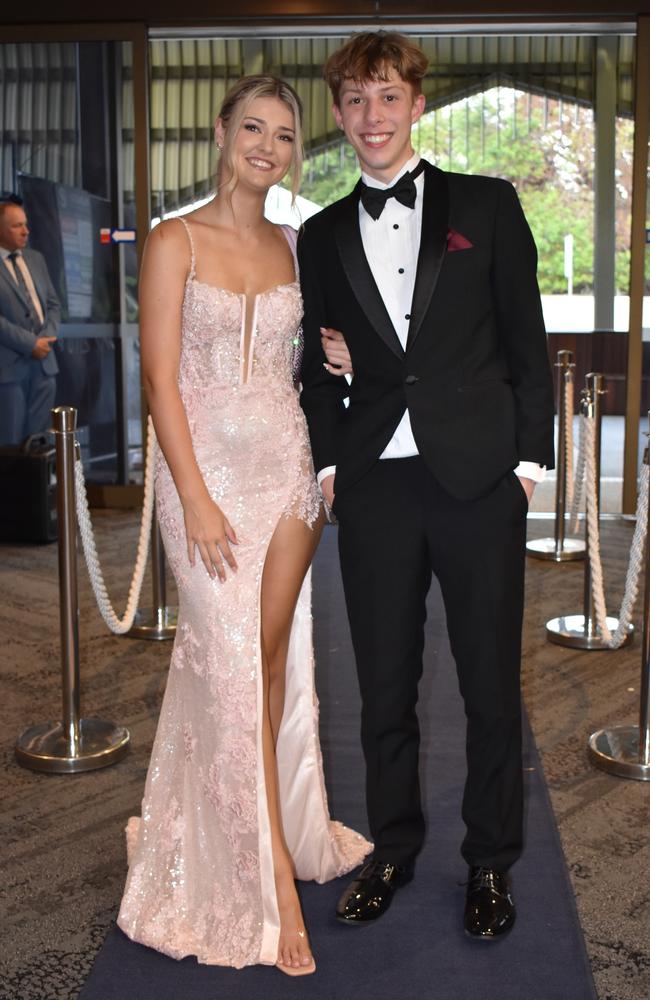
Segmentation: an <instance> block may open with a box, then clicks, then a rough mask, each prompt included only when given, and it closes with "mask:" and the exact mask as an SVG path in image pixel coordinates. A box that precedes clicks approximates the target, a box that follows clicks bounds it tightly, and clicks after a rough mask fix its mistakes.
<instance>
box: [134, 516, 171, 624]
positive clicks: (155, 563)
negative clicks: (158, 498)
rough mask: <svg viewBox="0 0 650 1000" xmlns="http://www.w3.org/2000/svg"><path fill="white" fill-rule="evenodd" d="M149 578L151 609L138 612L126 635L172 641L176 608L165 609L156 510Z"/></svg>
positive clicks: (162, 559)
mask: <svg viewBox="0 0 650 1000" xmlns="http://www.w3.org/2000/svg"><path fill="white" fill-rule="evenodd" d="M151 576H152V582H153V607H151V608H145V609H144V611H141V612H140V611H139V612H138V613H137V614H136V616H135V622H134V625H133V627H132V628H131V629H129V631H128V632H127V633H126V634H127V635H129V636H132V637H133V638H134V639H173V638H174V636H175V635H176V618H177V612H176V608H168V607H167V580H166V576H165V550H164V548H163V544H162V538H161V537H160V528H159V527H158V521H157V519H156V510H155V506H154V514H153V519H152V523H151Z"/></svg>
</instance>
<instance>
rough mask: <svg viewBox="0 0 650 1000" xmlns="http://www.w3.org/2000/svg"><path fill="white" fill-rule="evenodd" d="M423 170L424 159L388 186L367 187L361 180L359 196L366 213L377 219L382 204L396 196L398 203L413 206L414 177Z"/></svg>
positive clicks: (382, 209) (414, 192)
mask: <svg viewBox="0 0 650 1000" xmlns="http://www.w3.org/2000/svg"><path fill="white" fill-rule="evenodd" d="M423 170H424V161H423V160H420V162H419V163H418V165H417V167H416V168H415V170H413V171H412V172H409V171H408V170H407V171H406V173H405V174H402V176H401V177H400V179H399V180H398V181H397V183H396V184H393V186H392V187H389V188H375V187H368V185H367V184H365V183H364V182H363V181H361V188H360V191H359V197H360V198H361V204H362V205H363V207H364V208H365V210H366V212H367V213H368V215H370V216H372V218H373V219H378V218H379V216H380V215H381V213H382V212H383V211H384V205H385V204H386V202H387V201H388V199H389V198H396V199H397V201H399V202H400V204H402V205H406V207H407V208H413V207H414V206H415V197H416V194H417V191H416V189H415V178H416V177H417V176H418V175H419V174H421V173H422V171H423Z"/></svg>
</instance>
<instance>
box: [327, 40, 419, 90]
mask: <svg viewBox="0 0 650 1000" xmlns="http://www.w3.org/2000/svg"><path fill="white" fill-rule="evenodd" d="M428 65H429V60H428V59H427V57H426V56H425V54H424V52H423V51H422V49H421V48H419V47H418V46H417V45H415V43H414V42H411V41H410V40H409V39H408V38H407V37H406V36H405V35H400V34H399V33H398V32H397V31H362V32H360V33H358V34H355V35H352V36H351V37H350V38H349V39H348V40H347V42H346V43H345V45H343V46H342V48H340V49H338V50H337V51H336V52H334V53H332V55H331V56H330V57H329V59H328V60H327V62H326V63H325V68H324V71H323V75H324V77H325V80H326V82H327V85H328V87H329V88H330V90H331V91H332V97H333V99H334V104H336V105H337V107H338V105H339V101H340V97H341V87H342V86H343V84H344V83H345V81H346V80H354V81H355V82H356V83H364V82H365V81H367V80H387V79H388V75H389V73H390V71H391V70H392V69H394V70H395V72H396V73H397V75H398V76H400V77H401V78H402V80H404V82H405V83H410V85H411V87H412V88H413V96H414V97H417V96H418V94H420V93H422V79H423V77H424V75H425V73H426V71H427V66H428Z"/></svg>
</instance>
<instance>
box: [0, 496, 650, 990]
mask: <svg viewBox="0 0 650 1000" xmlns="http://www.w3.org/2000/svg"><path fill="white" fill-rule="evenodd" d="M93 518H94V522H95V525H96V533H97V540H98V547H99V551H100V556H101V559H102V564H103V565H104V567H105V571H106V578H107V583H108V586H109V591H110V593H111V594H112V596H113V599H114V601H115V603H116V604H117V605H118V608H121V607H122V606H123V603H124V601H125V598H126V590H127V586H128V579H129V575H130V571H131V568H132V566H133V562H134V559H135V546H136V536H137V527H138V524H137V516H136V515H135V514H133V513H131V512H124V511H98V512H95V513H94V514H93ZM328 530H331V529H328ZM632 530H633V525H632V524H631V523H630V522H629V521H607V522H605V523H604V524H603V556H604V564H605V571H606V583H607V594H608V601H609V604H610V605H611V607H612V608H614V607H615V606H617V604H618V602H620V598H621V594H622V589H623V582H624V575H625V571H626V568H627V561H628V554H629V546H630V542H631V537H632ZM548 531H549V522H544V521H531V522H530V527H529V535H530V537H539V536H541V535H545V534H547V533H548ZM582 572H583V570H582V566H581V564H567V565H563V566H555V565H553V564H550V563H544V562H537V561H534V560H529V563H528V574H527V610H526V626H525V638H524V653H525V655H524V664H525V666H524V697H525V701H526V707H527V710H528V714H529V718H530V721H531V725H532V728H533V733H534V736H535V740H536V743H537V746H538V748H539V751H540V754H541V757H542V762H543V766H544V771H545V774H546V778H547V782H548V786H549V791H550V794H551V799H552V803H553V807H554V810H555V815H556V819H557V823H558V827H559V831H560V836H561V839H562V844H563V847H564V851H565V855H566V858H567V862H568V865H569V868H570V872H571V877H572V882H573V886H574V890H575V894H576V899H577V905H578V910H579V914H580V919H581V922H582V927H583V930H584V934H585V939H586V944H587V950H588V953H589V956H590V961H591V964H592V968H593V971H594V976H595V980H596V985H597V989H598V996H599V1000H645V998H647V997H648V995H650V822H649V820H650V785H648V784H643V783H640V782H633V781H626V780H623V779H618V778H614V777H611V776H609V775H607V774H604V773H602V772H599V771H596V770H594V769H593V768H592V766H591V765H590V764H589V761H588V759H587V755H586V749H585V748H586V743H587V739H588V736H589V734H590V733H591V732H592V731H594V730H596V729H599V728H601V727H603V726H605V725H611V724H619V723H631V722H635V721H636V716H637V712H638V700H639V679H640V672H641V664H640V655H641V654H640V638H639V637H637V639H636V641H635V643H634V644H633V645H632V646H631V647H630V648H628V649H625V650H621V651H617V652H590V653H585V652H579V651H575V650H570V649H564V648H561V647H559V646H554V645H551V644H549V643H548V642H547V641H546V639H545V635H544V623H545V622H546V620H547V619H549V618H551V617H553V616H555V615H558V614H566V613H571V612H579V611H580V603H581V593H582ZM57 593H58V580H57V553H56V547H54V546H48V547H35V546H4V547H3V548H2V558H1V566H0V641H1V642H2V662H1V666H0V682H1V686H2V697H1V702H0V721H1V725H2V729H1V731H2V734H3V736H2V744H1V748H0V749H1V752H2V757H3V764H4V767H3V778H4V780H3V788H2V817H1V820H0V844H1V845H2V846H1V848H0V850H1V852H2V861H3V865H2V867H3V872H4V877H3V879H2V882H1V883H0V906H1V912H0V921H1V926H2V929H3V930H2V936H3V949H2V956H1V961H2V970H1V971H2V977H1V979H0V998H3V1000H59V998H60V1000H72V998H75V997H76V996H77V994H78V992H79V989H80V988H81V986H82V984H83V982H84V981H85V979H86V977H87V975H88V971H89V969H90V966H91V964H92V961H93V958H94V956H95V954H96V952H97V951H98V949H99V948H100V946H101V944H102V942H103V940H104V937H105V935H106V932H107V930H108V928H109V926H110V925H111V922H112V920H113V919H114V917H115V914H116V909H117V904H118V902H119V898H120V894H121V891H122V886H123V882H124V874H125V857H124V845H123V839H122V829H123V827H124V824H125V822H126V819H127V817H128V816H129V815H132V814H133V813H134V812H135V811H137V808H138V803H139V800H140V796H141V792H142V787H143V783H144V777H145V773H146V767H147V761H148V754H149V750H150V747H151V741H152V738H153V733H154V730H155V724H156V717H157V711H158V707H159V704H160V698H161V695H162V691H163V688H164V683H165V676H166V669H167V664H168V659H169V653H170V646H169V644H168V643H148V642H144V641H141V640H140V641H134V640H128V639H118V638H115V637H114V636H112V635H111V634H110V633H109V632H108V630H107V629H106V628H105V626H104V624H103V622H102V621H101V619H100V617H99V614H98V612H97V610H96V608H95V606H94V603H93V598H92V593H91V591H90V586H89V584H88V580H87V576H86V574H85V570H84V569H83V568H81V569H80V661H81V668H82V712H83V714H84V715H86V716H90V715H98V716H101V717H104V718H108V719H111V720H113V721H115V722H119V723H123V724H125V725H127V726H128V727H129V729H130V731H131V734H132V748H131V750H130V752H129V754H128V755H127V757H126V758H125V759H124V760H123V761H122V762H121V763H120V765H119V766H118V767H109V768H107V769H105V770H103V771H97V772H94V773H92V774H87V775H79V776H74V777H62V776H61V777H57V776H43V775H38V774H34V773H32V772H30V771H27V770H24V769H23V768H20V767H18V766H17V765H16V764H15V763H14V757H13V744H14V742H15V739H16V737H17V736H18V735H19V734H20V732H21V731H22V730H23V729H24V728H26V727H27V726H28V725H30V724H32V723H35V722H41V721H47V720H48V719H51V718H58V716H59V710H60V661H59V637H58V598H57ZM144 593H145V595H147V596H148V594H149V582H148V580H146V581H145V591H144ZM172 600H173V594H170V603H171V601H172ZM639 618H640V613H639V614H638V615H637V620H636V623H637V626H638V628H639V629H640V625H641V623H640V620H639ZM543 877H544V873H543V872H540V878H541V879H543ZM487 1000H492V998H487ZM567 1000H571V998H569V997H567Z"/></svg>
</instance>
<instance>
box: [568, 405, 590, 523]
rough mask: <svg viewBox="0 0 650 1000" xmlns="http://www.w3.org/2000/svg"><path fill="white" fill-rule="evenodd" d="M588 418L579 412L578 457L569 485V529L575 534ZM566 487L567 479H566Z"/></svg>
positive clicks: (584, 467) (583, 481) (580, 498)
mask: <svg viewBox="0 0 650 1000" xmlns="http://www.w3.org/2000/svg"><path fill="white" fill-rule="evenodd" d="M588 420H589V418H588V417H587V416H586V415H585V414H584V413H581V414H580V422H579V427H578V459H577V461H576V471H575V476H574V478H573V480H572V485H571V503H570V505H569V530H570V531H571V532H572V533H573V534H574V535H575V534H576V533H577V531H578V526H579V519H578V515H579V512H580V506H581V504H582V495H583V492H584V483H585V473H586V467H587V453H586V450H585V437H586V434H587V430H586V427H585V425H586V423H587V422H588ZM567 488H568V480H567Z"/></svg>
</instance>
